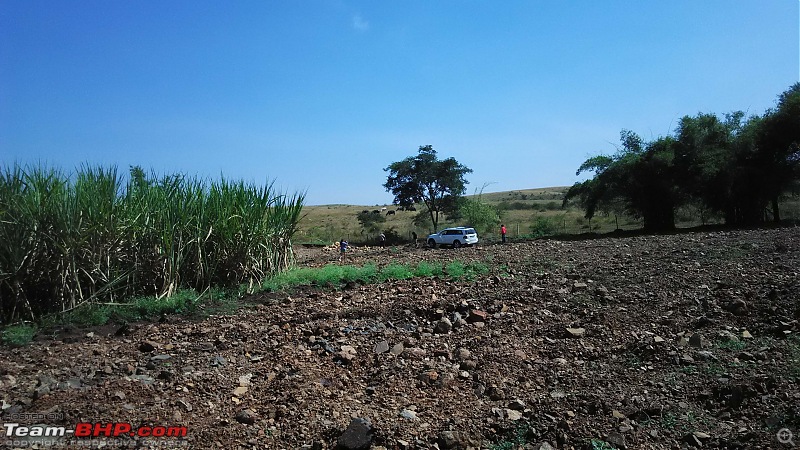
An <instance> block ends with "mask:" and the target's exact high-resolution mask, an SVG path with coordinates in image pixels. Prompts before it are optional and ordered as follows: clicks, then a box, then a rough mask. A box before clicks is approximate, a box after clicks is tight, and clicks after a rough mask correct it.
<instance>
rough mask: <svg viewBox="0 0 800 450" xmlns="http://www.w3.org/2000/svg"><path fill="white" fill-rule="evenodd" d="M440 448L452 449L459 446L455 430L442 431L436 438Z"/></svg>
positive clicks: (442, 449)
mask: <svg viewBox="0 0 800 450" xmlns="http://www.w3.org/2000/svg"><path fill="white" fill-rule="evenodd" d="M436 443H437V444H438V445H439V448H440V449H441V450H453V449H457V448H459V446H460V444H461V442H460V439H459V436H458V434H457V433H456V432H455V431H442V432H441V433H439V438H438V439H437V440H436Z"/></svg>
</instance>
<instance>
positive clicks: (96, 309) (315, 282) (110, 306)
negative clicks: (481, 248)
mask: <svg viewBox="0 0 800 450" xmlns="http://www.w3.org/2000/svg"><path fill="white" fill-rule="evenodd" d="M487 273H489V267H488V265H486V264H484V263H482V262H473V263H463V262H461V261H453V262H450V263H448V264H446V265H442V264H431V263H429V262H426V261H421V262H420V263H418V264H417V265H416V266H412V265H407V264H389V265H387V266H384V267H383V268H378V267H377V266H376V265H374V264H367V265H364V266H362V267H356V266H340V265H332V264H331V265H327V266H324V267H321V268H294V269H289V270H287V271H285V272H282V273H280V274H278V275H275V276H272V277H270V278H267V279H266V281H264V283H263V284H262V285H261V287H260V289H258V291H261V292H265V291H266V292H275V291H281V290H290V289H292V288H295V287H300V286H316V287H336V288H338V287H340V286H342V285H344V284H347V283H350V282H355V283H362V284H370V283H380V282H383V281H387V280H406V279H410V278H415V277H443V278H450V279H453V280H472V279H474V278H475V277H476V276H479V275H485V274H487ZM249 291H252V289H250V288H249V287H248V286H247V285H242V286H241V287H240V288H239V289H238V291H237V290H234V289H207V290H206V291H204V292H203V293H201V294H198V293H197V292H196V291H195V290H192V289H181V290H178V291H177V292H175V293H174V294H173V295H171V296H166V297H161V298H159V297H153V296H150V297H139V298H135V299H133V301H131V302H129V303H94V304H85V305H81V306H79V307H77V308H75V309H73V310H71V311H68V312H65V313H60V314H50V315H47V316H44V317H42V318H41V319H40V320H38V321H37V322H36V323H33V322H26V323H22V324H15V325H11V326H7V327H5V328H3V329H2V331H0V343H2V344H4V345H25V344H27V343H29V342H30V341H31V340H33V338H34V337H35V336H36V334H37V333H38V332H40V330H48V329H57V328H58V327H59V326H65V325H70V326H99V325H105V324H108V323H116V324H125V323H128V322H135V321H139V320H152V319H157V318H160V317H162V316H164V315H171V314H181V315H189V316H200V317H202V316H205V315H207V314H210V313H214V312H232V311H234V310H236V308H237V307H238V304H237V303H236V300H237V299H238V298H240V297H242V296H243V295H245V294H246V293H247V292H249Z"/></svg>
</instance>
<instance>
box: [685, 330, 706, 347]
mask: <svg viewBox="0 0 800 450" xmlns="http://www.w3.org/2000/svg"><path fill="white" fill-rule="evenodd" d="M689 345H690V346H691V347H694V348H703V347H708V341H707V340H706V339H705V338H703V336H701V335H700V333H695V334H693V335H692V336H691V337H690V338H689Z"/></svg>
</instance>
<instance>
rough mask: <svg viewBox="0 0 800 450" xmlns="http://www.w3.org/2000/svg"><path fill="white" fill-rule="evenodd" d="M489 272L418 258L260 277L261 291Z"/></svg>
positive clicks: (456, 277) (470, 277) (481, 265)
mask: <svg viewBox="0 0 800 450" xmlns="http://www.w3.org/2000/svg"><path fill="white" fill-rule="evenodd" d="M488 273H489V266H488V265H486V264H484V263H481V262H477V263H469V264H464V263H463V262H461V261H453V262H451V263H449V264H447V265H446V266H444V267H443V266H441V265H437V264H432V263H429V262H427V261H420V262H419V263H418V264H417V265H416V266H414V265H410V264H389V265H387V266H384V267H383V268H380V269H379V268H378V267H377V266H375V265H374V264H366V265H364V266H362V267H357V266H341V265H338V264H328V265H326V266H324V267H319V268H295V269H290V270H287V271H285V272H283V273H280V274H278V275H275V276H272V277H270V278H267V279H266V280H264V282H263V283H262V284H261V291H266V292H276V291H282V290H286V289H291V288H296V287H300V286H313V287H323V286H328V287H334V288H338V287H341V286H342V285H344V284H346V283H351V282H355V283H362V284H370V283H380V282H384V281H388V280H408V279H411V278H415V277H448V278H451V279H453V280H460V279H466V280H473V279H474V278H475V277H477V276H480V275H486V274H488Z"/></svg>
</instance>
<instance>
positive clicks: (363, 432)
mask: <svg viewBox="0 0 800 450" xmlns="http://www.w3.org/2000/svg"><path fill="white" fill-rule="evenodd" d="M373 438H374V430H373V429H372V424H371V423H370V421H369V420H367V419H362V418H355V419H353V420H351V421H350V425H348V426H347V429H346V430H344V433H342V435H341V436H339V439H338V441H337V442H336V449H337V450H369V448H370V447H371V446H372V440H373Z"/></svg>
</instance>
